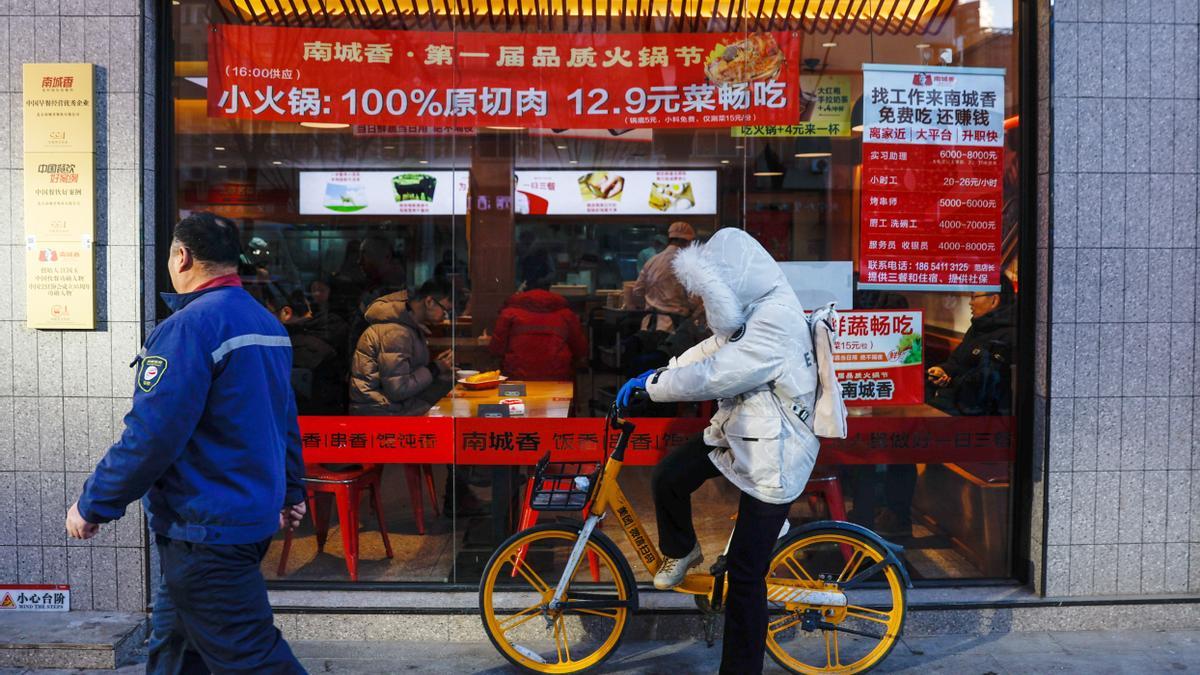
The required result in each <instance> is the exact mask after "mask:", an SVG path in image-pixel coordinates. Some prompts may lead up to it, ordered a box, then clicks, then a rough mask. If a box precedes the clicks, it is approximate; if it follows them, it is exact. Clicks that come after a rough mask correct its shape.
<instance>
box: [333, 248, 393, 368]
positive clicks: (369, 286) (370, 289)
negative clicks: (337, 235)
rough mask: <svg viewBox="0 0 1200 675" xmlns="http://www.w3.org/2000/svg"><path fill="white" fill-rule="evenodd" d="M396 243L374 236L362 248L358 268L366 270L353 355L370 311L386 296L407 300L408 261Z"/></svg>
mask: <svg viewBox="0 0 1200 675" xmlns="http://www.w3.org/2000/svg"><path fill="white" fill-rule="evenodd" d="M394 246H395V242H394V241H393V240H392V239H389V238H387V237H381V236H378V235H373V236H370V237H367V238H366V239H364V240H363V241H362V243H361V244H359V248H358V266H359V268H360V269H361V270H362V274H363V279H364V287H363V289H362V292H361V293H360V294H359V296H358V300H357V303H356V304H355V307H354V311H353V314H352V315H351V319H350V332H349V336H350V339H349V342H348V343H347V345H348V347H349V350H348V351H350V352H353V351H354V347H355V346H356V345H357V344H358V338H359V336H361V335H362V334H363V331H365V330H366V329H367V326H368V325H369V324H370V322H369V321H368V320H367V317H366V314H367V308H368V307H370V306H371V303H373V302H375V301H376V300H377V299H379V298H382V297H383V296H385V295H392V294H400V295H402V296H403V299H404V300H407V299H408V298H407V296H406V295H405V294H407V292H408V281H407V279H408V272H407V270H406V268H405V267H404V261H402V260H401V259H400V256H399V255H397V253H396V250H395V248H394Z"/></svg>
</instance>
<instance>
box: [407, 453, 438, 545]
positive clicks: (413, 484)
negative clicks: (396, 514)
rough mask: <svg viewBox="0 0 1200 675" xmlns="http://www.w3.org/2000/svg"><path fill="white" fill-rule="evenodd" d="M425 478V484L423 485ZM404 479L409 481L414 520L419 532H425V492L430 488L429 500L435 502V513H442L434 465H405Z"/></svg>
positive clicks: (436, 514) (409, 495)
mask: <svg viewBox="0 0 1200 675" xmlns="http://www.w3.org/2000/svg"><path fill="white" fill-rule="evenodd" d="M422 478H424V486H422V480H421V479H422ZM404 479H405V482H407V483H408V499H409V503H410V504H412V510H413V520H415V521H416V522H417V534H425V499H424V494H423V492H424V491H425V490H426V489H428V490H429V501H430V503H432V504H433V514H434V515H435V516H440V515H442V510H441V507H440V506H438V500H437V490H436V489H434V487H433V467H432V466H430V465H429V464H406V465H404Z"/></svg>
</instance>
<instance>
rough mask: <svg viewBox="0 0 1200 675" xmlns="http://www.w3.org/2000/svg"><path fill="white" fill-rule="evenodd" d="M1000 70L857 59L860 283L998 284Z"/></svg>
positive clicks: (903, 286)
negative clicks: (860, 158)
mask: <svg viewBox="0 0 1200 675" xmlns="http://www.w3.org/2000/svg"><path fill="white" fill-rule="evenodd" d="M1003 174H1004V71H1003V69H998V68H943V67H932V66H931V67H914V66H893V65H879V64H864V65H863V162H862V220H861V223H860V225H861V227H860V228H859V231H860V236H859V282H860V283H859V285H860V288H865V289H892V290H933V291H995V290H998V289H999V288H1000V268H1001V250H1000V245H1001V223H1002V208H1003V201H1004V200H1003V197H1004V187H1003Z"/></svg>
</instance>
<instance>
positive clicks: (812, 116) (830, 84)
mask: <svg viewBox="0 0 1200 675" xmlns="http://www.w3.org/2000/svg"><path fill="white" fill-rule="evenodd" d="M852 93H853V91H852V89H851V86H850V76H849V75H801V76H800V100H801V102H802V106H801V110H800V123H799V124H788V125H784V126H761V125H760V126H752V127H734V128H733V129H732V130H731V131H730V136H732V137H733V138H787V137H796V136H849V135H850V126H851V123H850V110H851V108H852V107H853V105H854V103H853V101H852V100H851V98H850V96H851V94H852Z"/></svg>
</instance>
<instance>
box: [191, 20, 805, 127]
mask: <svg viewBox="0 0 1200 675" xmlns="http://www.w3.org/2000/svg"><path fill="white" fill-rule="evenodd" d="M799 57H800V35H799V33H794V32H755V33H749V34H747V33H647V34H638V33H620V34H617V33H609V34H592V33H581V34H571V33H461V32H460V33H449V32H413V31H382V30H355V29H325V28H275V27H259V26H235V25H218V26H213V27H212V31H211V33H210V36H209V70H208V83H209V86H208V92H209V97H208V114H209V116H210V117H232V118H241V119H260V120H273V121H286V122H342V123H350V124H356V125H394V126H421V127H428V126H436V127H443V128H447V127H448V128H458V127H468V128H470V127H477V126H489V125H497V126H515V127H522V128H556V129H566V128H593V129H605V128H608V129H626V128H647V127H733V126H739V125H789V124H796V123H797V121H798V120H799V119H800V113H801V95H800V86H799V82H800V78H799V73H798V72H797V71H796V69H797V64H798V63H799Z"/></svg>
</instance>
